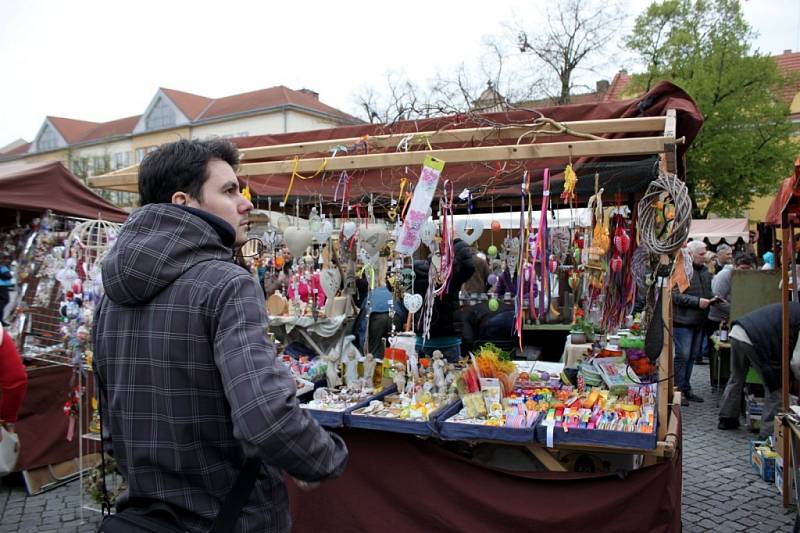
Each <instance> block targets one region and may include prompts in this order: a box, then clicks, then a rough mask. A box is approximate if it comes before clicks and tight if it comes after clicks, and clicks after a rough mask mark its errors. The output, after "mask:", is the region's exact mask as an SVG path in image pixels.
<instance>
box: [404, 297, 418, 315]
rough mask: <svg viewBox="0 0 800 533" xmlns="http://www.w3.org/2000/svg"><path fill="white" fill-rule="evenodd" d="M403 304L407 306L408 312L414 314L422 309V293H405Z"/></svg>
mask: <svg viewBox="0 0 800 533" xmlns="http://www.w3.org/2000/svg"><path fill="white" fill-rule="evenodd" d="M403 305H405V306H406V309H408V312H409V313H411V314H412V315H413V314H414V313H416V312H417V311H419V310H420V309H422V295H420V294H411V293H408V292H407V293H405V294H404V295H403Z"/></svg>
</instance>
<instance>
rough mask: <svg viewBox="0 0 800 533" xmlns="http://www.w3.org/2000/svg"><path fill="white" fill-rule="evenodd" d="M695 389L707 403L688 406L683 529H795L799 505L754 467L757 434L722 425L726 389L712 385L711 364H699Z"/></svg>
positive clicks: (684, 455) (685, 438) (684, 414)
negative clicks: (788, 504) (790, 503)
mask: <svg viewBox="0 0 800 533" xmlns="http://www.w3.org/2000/svg"><path fill="white" fill-rule="evenodd" d="M724 387H725V385H724V384H723V385H722V387H721V388H724ZM692 388H693V389H694V391H695V392H696V393H697V394H699V395H700V396H702V397H703V398H705V402H704V403H691V404H689V406H688V407H684V408H683V514H682V520H683V531H684V532H687V533H688V532H692V533H693V532H695V531H715V532H725V531H747V532H748V533H749V532H761V531H792V527H793V526H794V518H795V513H794V510H787V509H784V508H783V506H782V505H781V496H780V493H779V492H778V489H777V487H775V484H774V483H767V482H766V481H762V480H761V478H760V477H759V476H758V475H757V474H756V473H755V472H754V471H753V469H752V468H751V467H750V459H749V455H748V454H749V449H750V448H749V447H750V441H751V440H753V439H755V438H757V435H755V434H753V433H750V432H749V431H748V430H747V429H745V428H744V426H742V427H740V428H739V429H736V430H727V431H722V430H719V429H717V422H718V418H717V409H718V408H717V399H718V398H719V394H721V391H720V392H719V393H717V392H716V391H715V390H712V388H711V385H710V383H709V367H708V366H695V367H694V371H693V373H692ZM742 422H743V420H742Z"/></svg>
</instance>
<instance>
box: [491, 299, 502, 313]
mask: <svg viewBox="0 0 800 533" xmlns="http://www.w3.org/2000/svg"><path fill="white" fill-rule="evenodd" d="M499 308H500V302H498V301H497V298H492V299H491V300H489V311H492V312H495V311H497V310H498V309H499Z"/></svg>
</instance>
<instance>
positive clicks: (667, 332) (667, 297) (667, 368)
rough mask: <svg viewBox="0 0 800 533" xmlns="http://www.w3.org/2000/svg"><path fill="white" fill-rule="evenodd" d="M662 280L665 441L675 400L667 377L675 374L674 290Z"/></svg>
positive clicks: (661, 433) (661, 425) (665, 261)
mask: <svg viewBox="0 0 800 533" xmlns="http://www.w3.org/2000/svg"><path fill="white" fill-rule="evenodd" d="M659 263H660V266H665V265H669V263H670V257H669V256H668V255H666V254H661V259H660V260H659ZM659 279H660V280H661V282H662V286H661V287H660V288H659V289H660V290H661V317H662V319H663V323H664V340H663V343H662V345H661V354H660V355H659V356H658V440H659V441H663V440H664V439H665V438H666V436H667V432H668V431H667V424H668V422H669V406H670V404H672V402H673V389H674V387H673V380H672V378H670V379H665V378H666V377H667V376H672V375H673V371H672V368H673V365H672V328H673V326H672V290H671V287H670V285H669V278H668V277H662V278H659ZM679 401H680V400H679Z"/></svg>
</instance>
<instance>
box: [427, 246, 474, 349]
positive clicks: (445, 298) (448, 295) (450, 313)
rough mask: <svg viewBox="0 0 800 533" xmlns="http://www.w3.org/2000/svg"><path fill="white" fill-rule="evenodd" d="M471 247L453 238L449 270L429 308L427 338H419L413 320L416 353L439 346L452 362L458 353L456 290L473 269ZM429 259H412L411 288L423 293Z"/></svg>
mask: <svg viewBox="0 0 800 533" xmlns="http://www.w3.org/2000/svg"><path fill="white" fill-rule="evenodd" d="M473 258H474V256H473V253H472V250H470V247H469V245H468V244H467V243H465V242H464V241H462V240H461V239H456V240H455V241H453V258H452V259H453V271H452V273H451V276H450V282H449V284H448V286H447V291H446V292H445V293H444V294H443V295H442V296H441V297H436V298H434V299H433V310H432V316H431V323H430V331H429V333H430V338H428V339H423V338H422V334H423V327H422V320H419V319H415V320H414V330H415V331H416V332H417V353H418V354H420V355H422V354H424V355H428V356H431V355H433V352H434V351H435V350H440V351H441V352H442V354H443V355H444V356H445V358H446V359H447V360H448V361H449V362H451V363H452V362H456V361H458V359H459V358H460V357H461V322H460V321H458V320H456V319H455V312H456V311H457V310H458V308H459V301H458V293H459V291H460V290H461V286H462V285H463V284H464V282H465V281H467V280H468V279H469V278H470V277H472V275H473V274H474V273H475V261H474V260H473ZM429 268H430V260H427V261H421V260H417V261H414V276H415V277H414V292H415V293H416V294H420V295H422V296H423V297H424V296H425V294H426V293H427V292H428V271H429ZM425 310H426V309H425V306H423V307H422V309H421V310H420V311H418V312H417V315H416V317H417V318H418V317H419V316H420V315H424V313H425Z"/></svg>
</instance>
